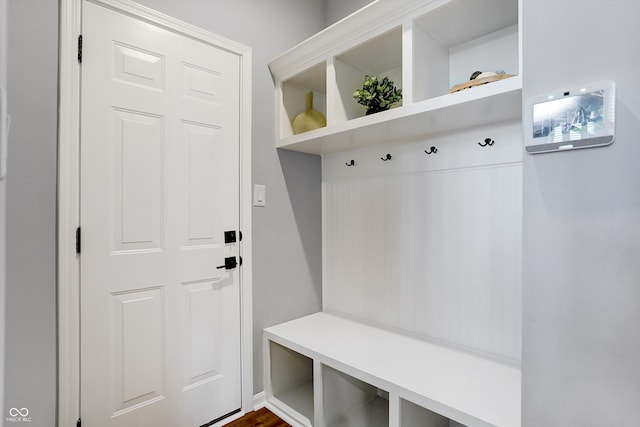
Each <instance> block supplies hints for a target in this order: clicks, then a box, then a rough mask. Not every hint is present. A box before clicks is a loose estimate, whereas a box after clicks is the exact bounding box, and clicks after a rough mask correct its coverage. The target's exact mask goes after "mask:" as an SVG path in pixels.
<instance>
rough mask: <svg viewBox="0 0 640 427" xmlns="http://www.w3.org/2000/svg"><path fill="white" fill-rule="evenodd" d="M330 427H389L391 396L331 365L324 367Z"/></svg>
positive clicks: (324, 396)
mask: <svg viewBox="0 0 640 427" xmlns="http://www.w3.org/2000/svg"><path fill="white" fill-rule="evenodd" d="M322 389H323V396H322V401H323V410H324V422H325V426H326V427H389V398H388V393H386V392H385V391H383V390H380V389H378V388H376V387H374V386H372V385H370V384H368V383H366V382H364V381H360V380H359V379H357V378H354V377H352V376H350V375H348V374H345V373H343V372H341V371H337V370H335V369H333V368H331V367H329V366H326V365H323V366H322Z"/></svg>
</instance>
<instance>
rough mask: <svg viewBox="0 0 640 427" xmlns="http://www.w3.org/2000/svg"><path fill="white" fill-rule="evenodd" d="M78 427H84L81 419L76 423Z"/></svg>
mask: <svg viewBox="0 0 640 427" xmlns="http://www.w3.org/2000/svg"><path fill="white" fill-rule="evenodd" d="M76 427H82V420H81V419H80V418H78V421H77V422H76Z"/></svg>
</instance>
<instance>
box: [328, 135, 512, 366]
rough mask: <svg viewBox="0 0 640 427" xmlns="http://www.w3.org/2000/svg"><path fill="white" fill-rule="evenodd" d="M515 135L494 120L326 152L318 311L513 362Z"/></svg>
mask: <svg viewBox="0 0 640 427" xmlns="http://www.w3.org/2000/svg"><path fill="white" fill-rule="evenodd" d="M489 131H490V134H491V135H487V136H491V137H492V138H493V139H494V140H495V141H496V143H495V144H494V146H493V147H485V148H481V147H480V146H478V145H477V142H478V141H482V140H483V139H484V137H485V136H482V139H478V138H479V137H480V136H481V135H485V134H487V133H488V132H489ZM474 133H475V134H476V135H474ZM521 142H522V141H521V136H520V130H519V128H518V127H517V126H516V125H515V123H503V124H500V125H497V126H496V125H494V126H493V127H492V128H491V129H488V128H487V129H479V128H476V129H475V130H471V131H464V132H460V133H458V134H455V135H450V136H448V137H441V138H438V139H434V140H430V141H421V142H416V143H409V144H397V145H391V146H389V145H386V146H381V147H371V148H368V149H366V150H358V152H349V153H339V154H332V155H326V156H324V158H323V181H324V182H323V192H324V204H323V206H324V208H323V215H324V245H325V252H324V286H323V305H324V309H325V310H327V311H330V312H337V313H341V314H344V315H347V316H350V317H355V318H357V319H360V320H364V321H366V322H370V323H374V324H378V325H381V326H386V327H391V328H396V329H400V330H404V331H406V332H408V333H410V334H416V335H419V336H423V337H425V338H431V339H435V340H438V341H443V342H446V343H449V344H452V345H454V346H458V347H463V348H467V349H469V350H472V351H476V352H480V353H484V354H489V355H492V356H495V357H498V358H501V359H506V360H510V361H515V362H518V361H519V360H520V357H521V354H520V351H521V350H520V349H521V332H520V331H521V312H522V304H521V282H522V164H521V158H522V145H521ZM436 143H437V144H438V146H439V148H438V153H437V154H436V155H435V156H434V155H431V156H427V155H426V154H424V152H423V151H422V150H423V148H422V147H423V146H426V147H429V146H430V145H432V144H436ZM474 145H475V146H474ZM513 147H515V148H513ZM476 148H477V150H476ZM449 151H452V152H457V154H456V155H455V156H454V155H447V154H446V153H447V152H449ZM386 152H389V153H390V154H391V155H392V160H391V161H388V162H383V161H381V160H380V157H381V156H383V155H384V154H386ZM477 153H479V154H477ZM440 154H443V156H442V157H441V158H440V159H438V158H437V156H439V155H440ZM353 157H355V158H354V160H355V162H356V166H352V167H347V166H346V165H345V162H346V161H349V160H350V159H351V158H353ZM492 157H493V158H492ZM509 160H510V161H509ZM438 161H439V162H440V163H438ZM420 162H422V165H420ZM480 163H483V164H484V166H479V164H480ZM452 166H456V167H452ZM349 174H351V175H353V176H352V177H349V176H348V175H349Z"/></svg>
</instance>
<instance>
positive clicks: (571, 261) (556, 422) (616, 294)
mask: <svg viewBox="0 0 640 427" xmlns="http://www.w3.org/2000/svg"><path fill="white" fill-rule="evenodd" d="M523 3H524V25H523V27H524V33H523V34H524V47H523V52H524V64H523V68H524V98H525V99H526V98H528V97H531V96H534V95H538V94H542V93H545V92H549V91H555V90H559V89H563V88H572V87H576V86H580V85H582V84H584V83H589V82H595V81H599V80H605V79H611V80H615V81H616V84H617V95H618V101H617V106H616V107H617V121H616V127H617V135H616V141H615V142H614V143H613V145H611V146H609V147H606V148H594V149H588V150H578V151H572V152H563V153H553V154H540V155H536V156H531V155H525V163H524V183H525V188H524V195H525V196H524V331H523V334H524V335H523V340H524V350H523V421H524V422H523V426H525V427H538V426H547V427H552V426H613V425H636V424H637V423H638V420H639V419H640V405H639V404H638V402H640V369H639V367H638V361H639V360H640V333H639V332H638V327H639V326H640V167H639V166H638V161H639V160H640V143H639V142H638V135H639V134H640V108H639V106H640V85H639V84H638V68H639V66H640V58H639V56H638V55H637V46H636V44H637V41H638V40H640V26H639V25H638V22H637V18H638V16H640V3H639V2H638V1H637V0H608V1H605V0H565V1H557V0H537V1H525V2H523Z"/></svg>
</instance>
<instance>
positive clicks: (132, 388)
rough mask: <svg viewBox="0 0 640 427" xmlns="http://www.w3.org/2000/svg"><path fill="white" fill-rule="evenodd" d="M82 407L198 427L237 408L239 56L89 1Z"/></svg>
mask: <svg viewBox="0 0 640 427" xmlns="http://www.w3.org/2000/svg"><path fill="white" fill-rule="evenodd" d="M82 13H83V18H82V19H83V21H82V26H83V42H84V43H83V44H84V49H83V50H84V52H83V60H82V88H81V91H82V93H81V99H82V110H81V195H80V197H81V227H82V243H83V244H82V253H81V256H80V258H81V416H82V420H83V422H85V425H88V426H127V427H133V426H136V427H138V426H140V427H146V426H149V427H150V426H153V427H163V426H166V427H180V426H185V427H186V426H188V427H194V426H200V425H203V424H207V423H209V422H211V421H213V420H216V419H218V418H220V417H224V416H225V415H227V414H229V413H232V412H234V411H238V410H239V409H240V407H241V390H240V385H241V376H240V366H241V359H240V292H239V274H238V268H239V267H237V268H229V269H225V268H218V267H219V266H221V265H224V264H225V258H227V257H229V258H232V259H237V258H238V255H239V253H238V243H237V242H236V243H225V233H224V232H225V231H235V234H236V240H238V239H237V238H238V237H239V236H238V227H239V93H240V91H239V73H240V65H239V64H240V62H239V61H240V60H239V57H238V56H237V55H235V54H232V53H229V52H227V51H225V50H222V49H220V48H217V47H215V46H211V45H209V44H206V43H204V42H202V41H197V40H195V39H193V38H189V37H185V36H183V35H180V34H177V33H174V32H172V31H169V30H167V29H163V28H159V27H157V26H154V25H151V24H149V23H147V22H143V21H142V20H139V19H136V18H134V17H131V16H128V15H125V14H122V13H119V12H116V11H114V10H111V9H108V8H106V7H104V6H100V5H96V4H94V3H91V2H88V1H85V2H83V12H82Z"/></svg>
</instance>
